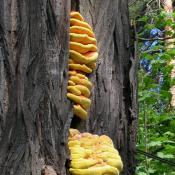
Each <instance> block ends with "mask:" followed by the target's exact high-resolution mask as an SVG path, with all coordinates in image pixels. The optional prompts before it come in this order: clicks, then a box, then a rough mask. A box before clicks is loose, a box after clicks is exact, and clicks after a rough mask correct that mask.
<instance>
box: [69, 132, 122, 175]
mask: <svg viewBox="0 0 175 175" xmlns="http://www.w3.org/2000/svg"><path fill="white" fill-rule="evenodd" d="M69 133H70V135H69V139H68V146H69V150H70V155H71V161H70V169H69V171H70V173H71V174H72V175H119V173H120V172H121V170H122V169H123V163H122V160H121V158H120V155H119V153H118V151H117V150H116V149H115V148H114V146H113V142H112V140H111V139H110V138H109V137H108V136H106V135H102V136H98V135H92V134H90V133H80V132H79V131H78V130H76V129H70V131H69Z"/></svg>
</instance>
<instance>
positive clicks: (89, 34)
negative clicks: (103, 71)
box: [67, 12, 98, 166]
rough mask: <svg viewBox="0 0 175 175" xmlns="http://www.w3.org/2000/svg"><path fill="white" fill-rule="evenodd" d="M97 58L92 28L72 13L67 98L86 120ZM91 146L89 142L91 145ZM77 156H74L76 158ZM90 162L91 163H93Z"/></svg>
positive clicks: (78, 15) (76, 14) (78, 113)
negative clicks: (91, 79) (91, 76)
mask: <svg viewBox="0 0 175 175" xmlns="http://www.w3.org/2000/svg"><path fill="white" fill-rule="evenodd" d="M97 58H98V52H97V41H96V39H95V34H94V32H93V31H92V28H91V26H90V25H89V24H88V23H87V22H85V21H84V18H83V17H82V16H81V14H80V13H79V12H71V13H70V51H69V65H68V66H69V73H68V74H69V76H70V77H69V80H68V86H67V91H68V93H67V97H68V98H69V99H70V100H72V101H73V102H74V105H73V113H74V115H75V116H77V117H79V118H81V119H84V120H85V119H86V118H87V117H88V109H89V108H90V105H91V100H90V99H89V97H90V90H91V89H92V83H91V82H90V81H89V79H88V77H87V76H86V74H90V73H92V70H93V69H95V67H96V61H97ZM88 142H89V141H88ZM88 142H87V143H88ZM76 143H77V142H75V143H74V142H71V143H70V144H73V145H74V144H76ZM82 144H83V143H82ZM91 144H92V143H91V142H89V145H91ZM69 146H70V145H69ZM77 146H78V145H77ZM76 156H77V155H74V157H76ZM89 162H90V163H91V161H89ZM77 166H78V164H77Z"/></svg>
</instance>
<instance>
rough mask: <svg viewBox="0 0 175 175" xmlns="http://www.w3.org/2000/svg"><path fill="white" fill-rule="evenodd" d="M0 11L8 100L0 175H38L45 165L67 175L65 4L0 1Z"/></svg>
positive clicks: (68, 107) (44, 0)
mask: <svg viewBox="0 0 175 175" xmlns="http://www.w3.org/2000/svg"><path fill="white" fill-rule="evenodd" d="M0 5H1V9H0V10H1V12H0V13H1V15H0V22H1V23H0V24H1V31H0V32H1V37H2V38H3V40H2V39H1V41H0V42H1V45H2V48H1V50H3V52H4V53H6V54H5V55H4V56H2V53H1V57H3V59H4V61H3V64H2V59H1V63H0V64H1V67H3V66H4V70H5V72H6V75H7V77H6V78H7V79H6V80H7V83H8V96H9V105H8V112H7V115H6V122H5V127H3V128H5V131H4V134H3V135H2V139H1V142H0V155H1V156H0V174H1V175H22V174H23V175H29V174H32V175H41V169H42V167H43V165H45V164H46V165H52V166H53V167H54V169H55V170H56V171H57V173H58V174H62V175H63V174H66V169H65V161H66V158H67V150H66V145H67V135H68V129H69V127H70V123H71V117H72V113H71V105H70V102H69V101H68V100H67V98H66V86H67V61H68V59H67V58H68V40H69V39H68V38H69V35H68V30H69V11H70V2H69V1H62V0H56V1H54V0H53V1H49V0H48V1H47V0H38V1H36V0H29V1H28V0H26V1H20V0H14V1H11V0H0ZM5 43H6V47H5ZM2 75H4V73H1V76H2ZM3 79H4V78H2V80H0V81H4V80H3ZM2 93H3V92H2V91H1V94H2ZM1 98H2V97H1ZM1 101H2V100H1ZM1 101H0V102H1ZM3 115H4V114H3ZM3 115H1V116H0V117H1V120H2V116H3ZM3 117H4V116H3ZM0 126H2V123H1V124H0ZM0 128H1V127H0ZM0 132H1V133H2V131H0Z"/></svg>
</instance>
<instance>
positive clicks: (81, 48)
mask: <svg viewBox="0 0 175 175" xmlns="http://www.w3.org/2000/svg"><path fill="white" fill-rule="evenodd" d="M70 50H74V51H77V52H79V53H87V52H90V51H91V52H96V51H97V47H96V45H94V44H86V45H85V44H81V43H77V42H70Z"/></svg>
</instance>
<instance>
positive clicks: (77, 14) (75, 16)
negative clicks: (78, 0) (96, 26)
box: [70, 11, 84, 21]
mask: <svg viewBox="0 0 175 175" xmlns="http://www.w3.org/2000/svg"><path fill="white" fill-rule="evenodd" d="M70 17H71V18H75V19H78V20H80V21H84V18H83V17H82V16H81V14H80V13H79V12H75V11H72V12H71V13H70Z"/></svg>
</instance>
